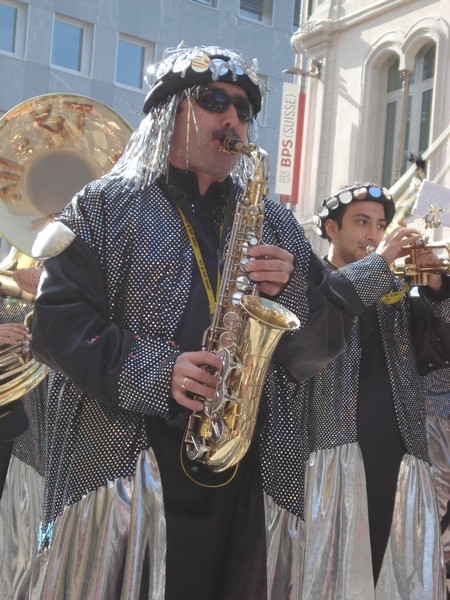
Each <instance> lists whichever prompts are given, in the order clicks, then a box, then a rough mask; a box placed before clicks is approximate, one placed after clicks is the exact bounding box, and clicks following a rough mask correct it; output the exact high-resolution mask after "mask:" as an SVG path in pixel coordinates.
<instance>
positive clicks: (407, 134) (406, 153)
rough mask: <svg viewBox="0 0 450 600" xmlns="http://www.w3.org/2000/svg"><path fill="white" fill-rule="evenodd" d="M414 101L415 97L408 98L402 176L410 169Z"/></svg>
mask: <svg viewBox="0 0 450 600" xmlns="http://www.w3.org/2000/svg"><path fill="white" fill-rule="evenodd" d="M412 101H413V97H412V96H411V95H410V96H408V108H407V114H406V124H405V143H404V146H403V163H402V172H401V174H402V175H403V173H405V171H406V170H407V169H408V167H409V164H408V156H409V147H410V144H409V137H410V131H411V111H412Z"/></svg>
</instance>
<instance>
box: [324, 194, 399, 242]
mask: <svg viewBox="0 0 450 600" xmlns="http://www.w3.org/2000/svg"><path fill="white" fill-rule="evenodd" d="M364 200H371V201H372V202H380V203H381V204H383V206H384V216H385V218H386V225H389V224H390V223H391V221H392V219H393V218H394V214H395V202H394V199H393V198H392V196H391V194H390V193H389V190H388V189H386V188H385V187H380V186H378V185H375V184H373V183H365V184H364V183H356V184H354V185H352V186H350V187H346V188H343V189H341V190H339V191H338V192H336V194H334V195H333V196H330V197H329V198H326V199H325V200H324V201H323V202H322V204H321V206H320V208H319V211H318V213H317V215H314V216H313V219H312V220H313V225H314V229H315V231H316V233H318V234H319V235H320V236H321V237H322V238H323V239H325V240H326V239H327V234H326V231H325V221H326V220H327V219H333V218H336V217H337V216H338V215H339V214H340V213H342V211H343V209H344V207H345V206H346V205H347V204H350V203H351V202H361V201H364Z"/></svg>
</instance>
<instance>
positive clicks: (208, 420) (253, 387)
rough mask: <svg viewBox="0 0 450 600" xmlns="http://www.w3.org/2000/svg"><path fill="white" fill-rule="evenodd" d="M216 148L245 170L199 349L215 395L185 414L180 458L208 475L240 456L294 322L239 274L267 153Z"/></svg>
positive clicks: (234, 142)
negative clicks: (212, 371)
mask: <svg viewBox="0 0 450 600" xmlns="http://www.w3.org/2000/svg"><path fill="white" fill-rule="evenodd" d="M223 146H224V150H225V151H227V152H231V153H242V154H244V155H246V156H247V157H249V159H250V161H251V163H252V167H253V168H252V171H253V172H252V175H251V177H249V178H248V179H247V182H246V185H245V188H244V191H243V194H242V195H241V197H240V198H239V200H238V202H237V205H236V210H235V215H234V220H233V225H232V228H231V233H230V238H229V244H228V247H227V251H226V256H225V261H224V267H223V275H222V280H221V284H220V289H219V297H218V300H217V305H216V309H215V312H214V315H213V318H212V321H211V325H210V327H209V328H208V329H207V330H206V332H205V335H204V339H203V349H204V350H209V351H210V352H214V353H216V354H217V355H218V356H219V357H220V360H221V368H220V369H219V372H218V374H217V387H216V391H215V394H214V397H213V399H212V401H208V400H206V399H205V398H203V397H200V399H201V400H202V401H203V403H204V408H203V410H201V411H195V412H193V413H192V414H191V415H190V418H189V421H188V424H187V427H186V430H185V434H184V444H185V452H186V456H187V458H188V460H190V461H198V462H199V463H203V464H206V465H207V466H208V467H209V468H210V469H211V470H212V471H214V472H216V473H220V472H222V471H225V470H227V469H229V468H230V467H233V466H235V465H237V464H238V463H239V461H240V460H241V459H242V458H243V456H244V455H245V453H246V452H247V449H248V447H249V446H250V443H251V440H252V437H253V433H254V430H255V425H256V419H257V415H258V408H259V402H260V398H261V394H262V389H263V385H264V380H265V376H266V373H267V370H268V368H269V365H270V361H271V358H272V356H273V353H274V351H275V348H276V346H277V343H278V341H279V339H280V337H281V335H282V334H283V333H284V332H285V331H287V330H294V329H297V328H298V327H299V325H300V323H299V320H298V319H297V317H296V316H295V315H294V314H293V313H292V312H290V311H289V310H287V309H285V308H284V307H283V306H281V305H280V304H277V303H276V302H272V301H270V300H267V299H264V298H261V297H260V296H259V295H258V286H257V285H256V284H254V283H253V282H252V281H251V280H250V279H249V278H248V276H247V275H246V272H245V265H246V263H247V262H248V261H249V260H251V259H250V258H249V257H248V250H249V249H250V248H251V247H252V246H255V245H257V244H259V243H260V242H261V236H262V225H263V219H264V196H265V195H266V194H267V179H268V166H267V164H268V161H267V153H266V152H265V151H264V150H262V149H261V148H258V147H257V146H255V145H254V144H249V145H246V144H244V142H242V141H241V140H240V139H239V138H235V137H228V138H225V139H224V140H223ZM182 462H183V457H182ZM197 464H198V463H197ZM185 470H186V469H185ZM194 470H195V468H194V469H190V471H191V473H192V471H194ZM188 475H189V474H188ZM189 476H190V477H191V475H189ZM191 478H192V477H191Z"/></svg>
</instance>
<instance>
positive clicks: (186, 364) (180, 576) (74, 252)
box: [32, 47, 383, 600]
mask: <svg viewBox="0 0 450 600" xmlns="http://www.w3.org/2000/svg"><path fill="white" fill-rule="evenodd" d="M263 96H264V86H263V84H262V80H261V79H260V78H259V76H258V73H257V67H256V61H254V63H253V65H251V66H248V65H247V64H246V62H245V60H244V58H243V57H242V56H241V54H240V53H238V52H235V51H230V50H227V49H224V48H217V47H196V48H177V49H174V50H172V51H170V52H168V53H167V54H166V56H165V57H164V59H163V60H162V62H161V63H160V65H159V67H158V69H157V71H156V76H155V81H154V83H153V85H152V86H151V89H150V91H149V93H148V95H147V98H146V100H145V104H144V112H145V113H146V114H147V116H146V117H145V118H144V119H143V121H142V123H141V125H140V126H139V128H138V129H137V130H136V132H135V133H134V135H133V137H132V139H131V141H130V144H129V145H128V147H127V149H126V150H125V152H124V154H123V156H122V157H121V159H119V161H118V162H117V163H116V165H115V167H114V168H113V169H112V170H111V172H110V173H108V174H107V175H106V176H104V177H102V178H101V179H100V180H98V181H94V182H92V183H90V184H88V185H87V186H86V187H85V188H84V189H83V190H82V191H81V192H80V193H79V194H77V195H76V196H75V198H74V199H73V201H72V202H71V203H70V204H69V205H68V206H67V207H66V209H64V211H63V213H62V214H61V216H60V218H59V221H58V222H56V223H53V224H52V225H51V226H50V228H49V229H48V230H47V231H45V232H44V233H43V234H41V235H40V236H39V238H38V240H37V242H36V244H35V250H34V253H35V255H36V256H39V257H47V260H46V262H45V265H44V273H43V277H42V280H41V285H40V290H39V293H38V297H37V299H36V303H35V317H34V322H33V343H32V348H33V353H34V356H35V357H36V358H37V359H39V360H42V361H43V362H45V363H47V364H48V365H50V366H51V367H52V368H53V369H54V370H55V371H56V373H55V376H54V379H53V380H52V382H51V389H50V392H49V399H48V412H47V435H48V438H47V454H46V474H47V476H46V484H45V491H44V503H43V517H42V523H41V553H40V554H39V555H38V556H37V558H36V564H35V570H34V576H35V580H34V586H33V589H32V591H33V594H34V596H33V597H41V598H70V599H71V600H77V599H80V600H81V599H82V600H86V599H94V598H95V600H103V599H107V598H108V599H111V598H122V599H134V598H136V599H137V598H150V599H152V600H163V599H165V600H179V599H180V598H183V599H186V600H191V599H192V600H193V599H196V600H219V599H224V598H230V599H231V598H245V599H246V600H251V599H255V600H256V599H257V600H262V599H263V598H265V597H266V596H267V582H266V552H265V521H264V498H263V493H262V491H263V488H262V485H261V469H260V452H259V435H258V433H259V431H260V430H261V428H262V427H265V422H264V415H265V414H267V411H270V414H272V415H275V416H276V413H277V411H276V406H277V403H279V402H283V401H287V400H286V399H288V398H292V397H293V396H295V393H296V390H297V389H298V384H297V383H296V381H295V379H294V378H293V377H292V375H291V374H290V372H288V371H287V369H286V368H285V367H284V366H283V364H282V361H281V360H279V359H277V358H275V359H274V360H273V362H272V364H271V366H270V368H269V371H268V373H267V376H266V379H265V386H264V390H263V399H262V406H261V410H260V417H261V423H260V424H259V425H258V428H257V432H256V434H255V438H254V441H253V443H252V444H251V446H250V448H249V450H248V452H247V453H246V455H245V456H244V458H243V459H242V460H241V461H240V463H239V466H238V469H237V471H236V473H235V474H234V475H233V477H232V478H231V481H229V482H227V483H226V484H223V485H222V484H219V485H214V483H212V484H206V485H198V484H197V483H195V482H193V481H192V480H191V479H190V478H188V477H187V476H186V474H185V472H184V471H183V469H182V466H181V461H180V449H181V447H182V442H183V437H184V431H185V428H186V423H187V418H188V416H189V414H190V413H191V412H192V411H201V410H202V409H203V407H204V403H203V401H201V400H200V399H199V397H201V398H205V399H206V400H207V401H208V400H212V399H213V398H214V394H215V391H216V386H217V379H218V376H217V373H218V371H219V370H220V367H221V360H220V359H219V357H218V356H217V355H216V354H215V353H214V352H209V351H208V350H204V349H202V347H203V343H202V338H203V336H204V332H205V331H206V330H207V329H208V327H209V325H210V319H211V316H212V315H213V313H214V311H215V301H216V297H217V290H218V288H219V283H220V278H221V277H224V276H225V275H224V273H222V272H221V269H222V264H223V257H224V255H225V253H226V251H227V244H228V236H229V233H230V230H231V226H232V222H233V219H234V209H235V205H236V202H237V199H238V198H240V196H241V194H242V190H243V187H244V185H245V182H246V180H247V179H248V178H249V177H251V175H252V174H251V172H250V173H249V172H248V163H247V162H246V161H245V160H244V157H243V156H242V154H240V153H235V152H232V153H230V152H225V151H224V148H223V140H224V138H227V137H229V136H231V137H237V138H239V139H240V140H242V141H243V143H244V144H248V143H250V142H252V136H253V135H254V122H255V119H256V116H257V114H258V112H259V110H260V108H261V102H262V99H263ZM248 256H249V259H250V260H249V261H248V262H247V264H246V267H245V274H246V275H247V276H248V277H249V278H250V279H251V281H252V282H254V283H256V284H257V285H258V287H259V294H260V295H261V296H266V297H269V298H276V300H277V302H278V303H280V304H281V305H283V306H284V307H286V308H287V309H289V310H290V311H292V312H293V313H294V314H295V315H296V317H297V318H298V319H299V321H300V324H301V325H302V326H303V325H305V324H306V323H307V322H308V321H309V318H310V315H313V317H314V321H313V322H314V327H317V328H318V330H320V331H324V330H325V329H326V331H327V335H326V336H325V337H327V336H328V335H329V337H330V338H332V339H333V343H332V344H329V345H325V346H321V347H320V349H319V351H318V353H317V361H316V362H315V363H314V364H312V363H313V362H314V361H313V360H312V359H311V356H312V355H313V354H314V347H313V344H312V345H311V347H310V348H308V351H307V354H308V361H309V365H310V367H309V368H310V371H309V373H310V374H311V373H312V372H315V369H317V367H318V364H319V363H321V364H323V363H324V362H326V360H329V359H330V358H331V357H332V356H335V355H336V353H337V352H339V351H340V350H341V349H342V345H343V342H344V340H345V333H346V331H347V330H348V327H349V324H351V323H352V319H353V316H354V314H355V313H356V312H357V310H358V309H360V307H361V306H362V302H361V300H360V299H359V296H358V294H357V292H356V289H355V288H354V287H353V285H352V284H351V283H350V281H349V279H348V278H345V277H341V276H340V275H337V276H336V277H335V276H331V277H329V275H328V273H327V270H326V269H325V268H324V267H323V265H322V263H321V261H320V260H319V259H318V258H317V257H315V256H314V254H313V253H312V250H311V246H310V244H309V243H308V241H307V240H306V237H305V235H304V231H303V229H302V228H301V227H300V226H299V224H298V223H297V221H296V220H295V218H294V217H293V215H292V214H291V213H290V212H288V211H287V210H286V209H285V208H284V207H283V206H282V205H280V204H278V203H275V202H271V201H269V200H266V202H265V215H264V224H263V236H262V241H260V242H259V243H257V244H256V245H253V246H252V247H251V249H249V250H248ZM378 274H379V273H377V270H376V269H374V273H373V280H374V281H375V282H376V281H377V276H378ZM380 293H383V290H381V292H380ZM374 297H375V296H374ZM299 331H300V332H301V329H300V330H299ZM288 336H295V334H291V333H286V334H284V336H283V338H282V340H281V342H280V347H281V346H282V345H283V344H284V343H285V338H286V340H287V339H288ZM315 337H316V338H317V339H318V338H319V336H317V335H316V336H315ZM289 339H290V340H291V342H292V340H295V339H296V338H295V337H292V338H289ZM338 340H339V341H338ZM305 354H306V353H305ZM299 360H300V362H301V357H300V359H299ZM294 362H295V361H294ZM297 362H298V361H297ZM290 368H291V371H292V373H293V374H294V375H295V374H296V373H295V365H293V366H291V367H290ZM242 401H244V399H242ZM275 418H276V417H275ZM272 443H273V440H272ZM198 468H200V466H199V467H198Z"/></svg>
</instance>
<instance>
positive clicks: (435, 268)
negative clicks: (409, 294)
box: [374, 227, 448, 292]
mask: <svg viewBox="0 0 450 600" xmlns="http://www.w3.org/2000/svg"><path fill="white" fill-rule="evenodd" d="M447 246H448V245H447ZM433 247H434V248H436V247H444V248H445V247H446V245H445V244H441V245H434V246H433V245H432V244H427V243H426V241H425V240H424V239H423V237H422V235H421V234H420V232H419V231H418V230H417V229H412V228H405V227H398V228H397V229H395V230H394V231H393V232H392V233H390V234H388V235H387V236H386V237H385V238H384V239H383V240H382V241H381V242H380V244H379V245H378V247H377V248H376V249H375V250H374V251H375V252H377V253H378V254H379V255H380V256H382V257H383V258H384V260H385V261H386V262H387V263H388V264H389V265H391V264H394V261H395V260H396V259H397V258H402V257H406V258H405V266H404V267H399V268H397V267H395V266H394V268H393V272H394V273H395V274H396V275H407V276H411V277H412V279H413V284H414V285H420V284H426V285H428V286H429V287H430V288H431V289H433V290H434V291H435V292H438V291H439V290H440V289H441V287H442V273H444V272H448V266H447V268H446V267H443V266H442V263H441V260H440V258H439V256H437V254H435V253H434V252H433ZM447 251H448V247H447Z"/></svg>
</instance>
